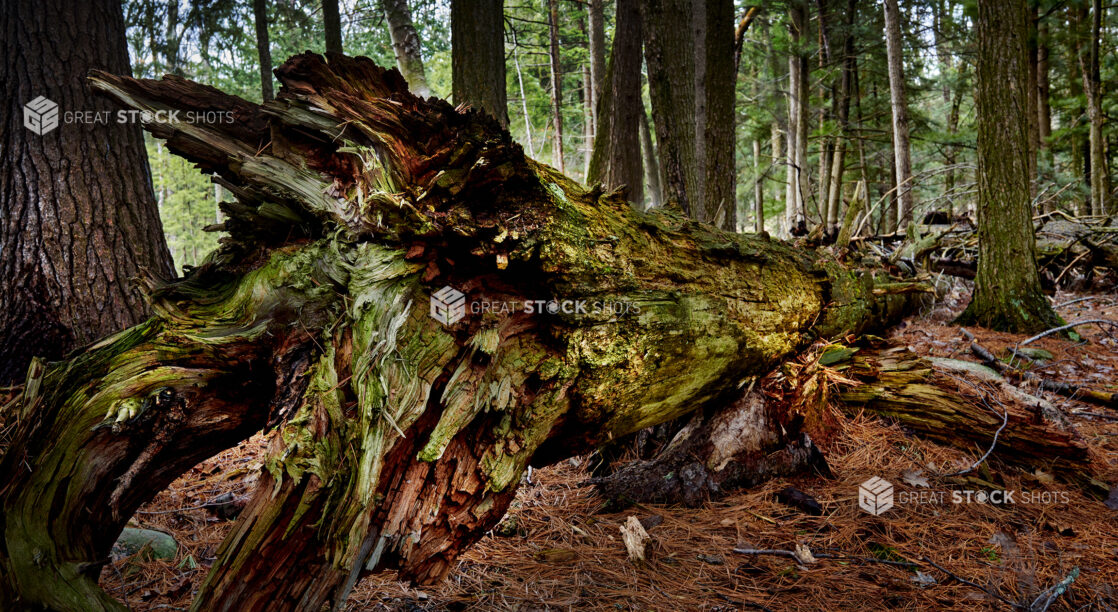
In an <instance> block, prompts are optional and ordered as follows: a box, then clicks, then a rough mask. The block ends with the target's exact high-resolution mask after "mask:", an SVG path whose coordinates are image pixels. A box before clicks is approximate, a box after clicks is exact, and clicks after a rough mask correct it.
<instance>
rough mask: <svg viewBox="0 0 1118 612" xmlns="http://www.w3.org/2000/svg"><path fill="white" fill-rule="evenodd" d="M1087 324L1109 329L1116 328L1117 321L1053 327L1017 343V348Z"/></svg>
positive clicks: (1085, 322) (1096, 320)
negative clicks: (1104, 326)
mask: <svg viewBox="0 0 1118 612" xmlns="http://www.w3.org/2000/svg"><path fill="white" fill-rule="evenodd" d="M1088 323H1096V324H1098V325H1109V326H1111V327H1118V321H1111V320H1110V319H1086V320H1084V321H1075V322H1074V323H1068V324H1067V325H1061V326H1059V327H1053V328H1052V329H1049V330H1045V331H1042V332H1040V333H1039V334H1037V335H1035V336H1033V337H1031V338H1028V339H1026V340H1022V341H1021V342H1019V343H1017V346H1018V347H1022V346H1026V345H1028V344H1032V343H1033V342H1036V341H1037V340H1040V339H1041V338H1045V337H1048V336H1051V335H1052V334H1058V333H1060V332H1062V331H1065V330H1068V329H1074V328H1076V327H1078V326H1080V325H1086V324H1088Z"/></svg>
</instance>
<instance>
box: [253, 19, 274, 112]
mask: <svg viewBox="0 0 1118 612" xmlns="http://www.w3.org/2000/svg"><path fill="white" fill-rule="evenodd" d="M252 17H253V21H254V22H255V24H256V57H257V58H258V59H259V61H260V97H261V99H263V100H264V101H265V102H267V101H268V100H271V99H272V98H274V97H275V94H274V93H273V92H272V44H271V41H270V40H269V38H268V0H252Z"/></svg>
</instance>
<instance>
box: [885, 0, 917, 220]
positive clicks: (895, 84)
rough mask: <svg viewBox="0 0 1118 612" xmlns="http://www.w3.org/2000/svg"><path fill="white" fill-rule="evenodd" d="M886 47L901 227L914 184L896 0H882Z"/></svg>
mask: <svg viewBox="0 0 1118 612" xmlns="http://www.w3.org/2000/svg"><path fill="white" fill-rule="evenodd" d="M885 49H886V55H887V56H888V63H889V101H890V103H891V104H892V106H893V161H894V163H895V164H896V172H897V177H896V183H895V185H897V225H898V227H900V228H904V227H907V226H908V224H909V223H910V222H911V221H912V206H913V194H912V189H913V184H912V180H911V179H912V158H911V157H910V151H911V145H910V144H909V136H908V103H907V102H906V100H905V82H904V68H903V66H904V55H903V52H902V50H901V15H900V10H899V9H898V7H897V0H885Z"/></svg>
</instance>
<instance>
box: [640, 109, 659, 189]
mask: <svg viewBox="0 0 1118 612" xmlns="http://www.w3.org/2000/svg"><path fill="white" fill-rule="evenodd" d="M640 113H641V122H640V132H641V134H640V138H641V159H643V160H644V164H643V165H644V177H645V184H646V185H647V187H648V193H647V194H646V195H647V196H648V206H647V208H659V207H660V206H662V205H663V203H664V191H663V188H662V187H661V184H662V183H661V181H660V164H658V163H657V162H656V160H657V156H656V146H655V145H654V144H653V143H652V130H651V129H650V128H649V127H648V112H647V111H646V110H645V108H644V101H643V100H642V101H641V104H640Z"/></svg>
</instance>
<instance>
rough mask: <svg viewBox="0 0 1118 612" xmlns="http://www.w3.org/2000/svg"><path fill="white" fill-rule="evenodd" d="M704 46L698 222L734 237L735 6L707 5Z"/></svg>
mask: <svg viewBox="0 0 1118 612" xmlns="http://www.w3.org/2000/svg"><path fill="white" fill-rule="evenodd" d="M703 14H704V17H705V20H706V27H705V28H704V32H705V34H706V43H705V44H704V45H703V46H702V51H703V52H704V53H705V55H706V58H705V62H704V63H705V70H704V73H703V77H704V79H703V88H702V90H701V91H702V92H703V94H704V95H705V96H706V113H705V123H706V125H705V128H704V133H703V138H704V140H705V147H704V156H703V159H702V163H703V166H704V169H705V172H706V176H705V181H704V188H703V197H704V204H703V205H704V207H705V209H706V212H705V214H703V215H701V217H700V219H701V220H703V221H706V222H709V223H711V224H713V225H716V226H718V227H721V228H722V229H725V230H727V231H731V232H732V231H736V230H737V223H738V211H737V180H736V176H737V169H736V167H735V164H734V95H735V91H736V87H735V85H736V83H737V72H736V71H735V66H734V3H733V1H732V0H707V2H706V10H704V11H703Z"/></svg>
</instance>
